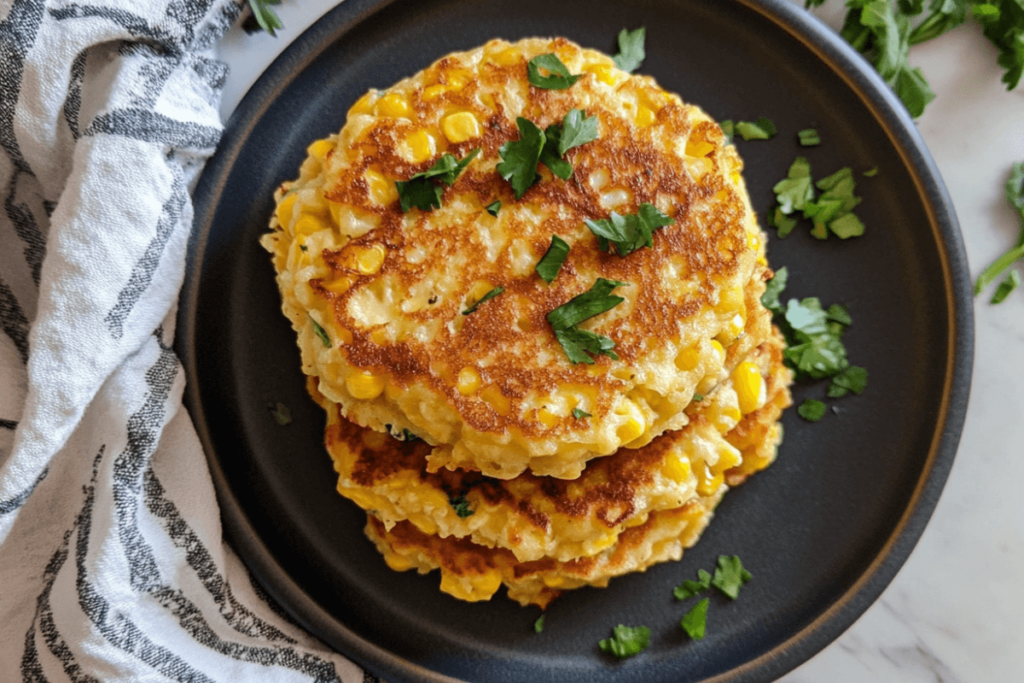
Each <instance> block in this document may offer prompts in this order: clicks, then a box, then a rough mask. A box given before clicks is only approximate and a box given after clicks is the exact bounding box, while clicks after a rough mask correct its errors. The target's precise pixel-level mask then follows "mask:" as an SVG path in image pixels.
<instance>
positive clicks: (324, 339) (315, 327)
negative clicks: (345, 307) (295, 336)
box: [309, 318, 331, 346]
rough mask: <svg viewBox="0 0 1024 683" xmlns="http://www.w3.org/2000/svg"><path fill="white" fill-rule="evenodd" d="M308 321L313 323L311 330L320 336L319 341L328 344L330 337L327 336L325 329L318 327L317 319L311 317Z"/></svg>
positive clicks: (329, 343)
mask: <svg viewBox="0 0 1024 683" xmlns="http://www.w3.org/2000/svg"><path fill="white" fill-rule="evenodd" d="M309 322H311V323H313V331H314V332H316V336H318V337H320V341H322V342H323V343H324V346H330V345H331V338H330V337H328V336H327V331H326V330H325V329H324V328H322V327H320V325H319V324H318V323H317V321H315V320H313V319H312V318H310V319H309Z"/></svg>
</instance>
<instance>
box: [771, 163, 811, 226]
mask: <svg viewBox="0 0 1024 683" xmlns="http://www.w3.org/2000/svg"><path fill="white" fill-rule="evenodd" d="M772 190H773V191H774V192H775V199H776V201H778V202H779V209H780V210H781V211H782V213H784V214H791V213H793V212H794V211H803V209H804V207H805V206H806V205H807V202H809V201H811V200H813V199H814V185H813V183H812V181H811V164H810V162H809V161H807V159H805V158H804V157H797V158H796V159H795V160H794V161H793V163H792V164H791V165H790V167H789V172H788V173H787V174H786V179H785V180H780V181H779V182H777V183H776V184H775V187H773V188H772Z"/></svg>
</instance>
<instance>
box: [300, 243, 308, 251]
mask: <svg viewBox="0 0 1024 683" xmlns="http://www.w3.org/2000/svg"><path fill="white" fill-rule="evenodd" d="M299 249H301V250H302V251H309V247H307V246H306V245H305V244H300V245H299Z"/></svg>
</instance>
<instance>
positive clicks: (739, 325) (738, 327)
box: [723, 313, 746, 342]
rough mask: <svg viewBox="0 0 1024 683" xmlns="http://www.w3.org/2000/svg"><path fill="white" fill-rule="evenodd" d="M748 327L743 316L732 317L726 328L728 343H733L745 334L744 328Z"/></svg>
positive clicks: (738, 314)
mask: <svg viewBox="0 0 1024 683" xmlns="http://www.w3.org/2000/svg"><path fill="white" fill-rule="evenodd" d="M745 326H746V321H745V320H744V319H743V315H741V314H740V313H737V314H736V315H734V316H733V317H732V320H730V321H729V322H728V324H727V325H726V326H725V330H724V332H725V334H724V335H723V336H725V337H726V341H728V342H732V341H733V340H734V339H736V338H737V337H739V336H740V334H742V332H743V328H744V327H745Z"/></svg>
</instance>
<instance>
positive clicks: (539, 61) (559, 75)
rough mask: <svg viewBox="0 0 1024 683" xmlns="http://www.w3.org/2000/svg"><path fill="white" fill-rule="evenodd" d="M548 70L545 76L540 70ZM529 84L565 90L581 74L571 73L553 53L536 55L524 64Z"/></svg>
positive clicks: (548, 88) (546, 88) (547, 88)
mask: <svg viewBox="0 0 1024 683" xmlns="http://www.w3.org/2000/svg"><path fill="white" fill-rule="evenodd" d="M542 69H543V70H545V71H547V72H548V75H547V76H544V75H542V74H541V70H542ZM526 73H527V77H528V78H529V80H530V85H533V86H536V87H538V88H544V89H545V90H565V89H566V88H568V87H570V86H571V85H572V84H573V83H575V82H576V81H578V80H579V79H580V76H581V74H576V75H572V74H570V73H569V68H568V67H567V66H566V65H565V64H563V63H562V60H561V59H559V58H558V56H557V55H555V54H554V53H551V52H549V53H547V54H544V55H537V56H536V57H534V58H533V59H531V60H530V61H529V62H527V64H526Z"/></svg>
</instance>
